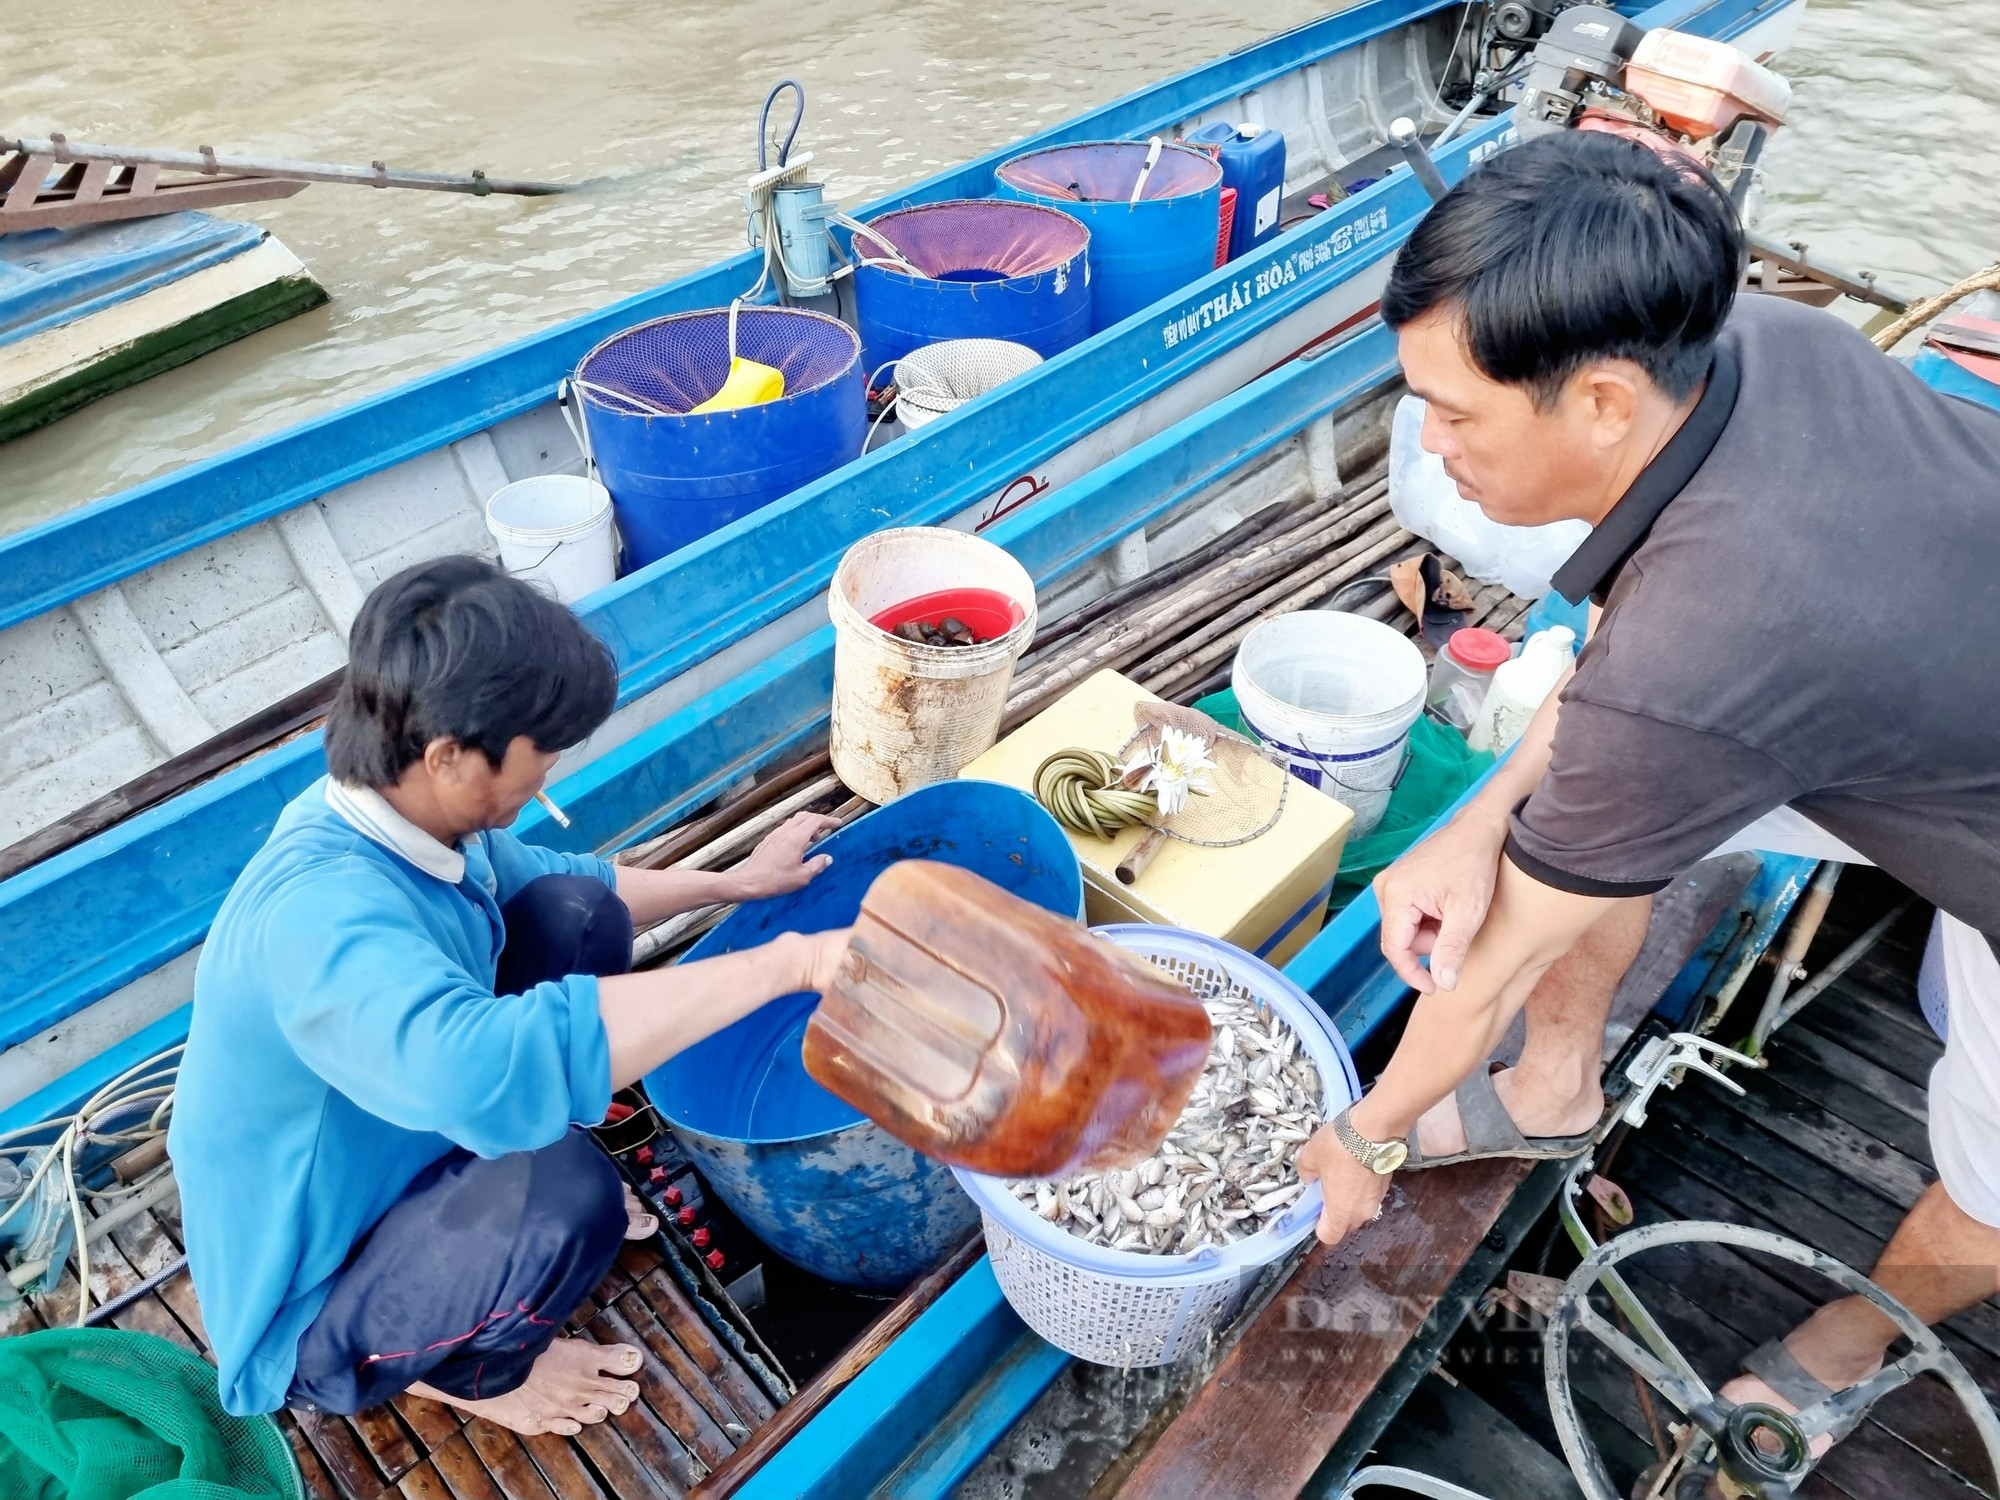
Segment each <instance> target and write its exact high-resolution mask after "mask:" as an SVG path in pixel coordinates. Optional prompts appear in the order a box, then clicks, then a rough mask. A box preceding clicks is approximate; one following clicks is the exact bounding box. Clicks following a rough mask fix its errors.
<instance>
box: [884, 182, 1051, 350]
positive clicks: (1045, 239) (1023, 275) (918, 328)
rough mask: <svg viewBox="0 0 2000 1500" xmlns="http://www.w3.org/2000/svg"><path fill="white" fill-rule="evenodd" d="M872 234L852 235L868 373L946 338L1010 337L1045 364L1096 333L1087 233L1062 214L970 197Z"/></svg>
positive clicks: (896, 219)
mask: <svg viewBox="0 0 2000 1500" xmlns="http://www.w3.org/2000/svg"><path fill="white" fill-rule="evenodd" d="M868 227H869V230H870V231H872V233H867V234H861V233H857V234H856V235H855V237H854V252H855V255H856V256H857V257H860V258H861V264H860V265H858V266H857V267H856V269H855V272H854V306H855V322H856V323H858V324H859V325H860V328H861V349H862V358H863V361H864V363H866V365H867V367H868V370H869V373H870V374H873V373H874V372H875V371H876V370H879V369H880V368H881V367H882V366H883V365H884V364H886V363H888V362H889V361H891V360H898V359H901V358H902V357H903V356H904V355H905V354H908V353H909V352H910V351H911V350H912V349H921V348H922V347H923V346H924V345H926V344H939V343H943V342H945V341H946V340H948V339H1006V340H1008V341H1009V342H1010V343H1015V344H1026V345H1027V346H1028V347H1029V348H1030V349H1032V350H1034V351H1035V353H1037V354H1039V355H1041V356H1042V358H1044V359H1047V358H1048V357H1049V356H1051V355H1054V354H1060V353H1061V352H1062V351H1063V350H1065V349H1067V348H1068V347H1069V346H1070V345H1071V344H1074V343H1077V342H1079V341H1080V340H1082V339H1086V338H1088V337H1089V336H1090V275H1089V270H1090V266H1089V259H1088V251H1089V248H1090V232H1089V231H1088V230H1086V229H1085V228H1084V227H1083V225H1081V224H1080V223H1078V222H1077V221H1076V220H1075V219H1074V218H1072V217H1071V216H1070V215H1069V214H1066V213H1063V212H1062V211H1061V210H1059V209H1053V208H1044V207H1042V206H1041V205H1039V204H1035V203H1014V202H1005V201H1002V200H999V199H994V198H965V199H959V200H956V201H954V202H949V203H927V204H925V205H924V206H922V207H921V208H906V209H901V210H899V211H897V212H896V213H892V214H884V215H882V216H881V217H880V218H877V219H871V220H869V221H868ZM899 260H900V261H902V262H905V263H907V264H908V265H910V266H914V267H915V268H916V270H917V271H919V272H921V273H922V274H921V275H912V274H911V273H910V272H909V271H906V270H903V269H902V268H901V267H900V266H898V265H897V264H895V262H896V261H899Z"/></svg>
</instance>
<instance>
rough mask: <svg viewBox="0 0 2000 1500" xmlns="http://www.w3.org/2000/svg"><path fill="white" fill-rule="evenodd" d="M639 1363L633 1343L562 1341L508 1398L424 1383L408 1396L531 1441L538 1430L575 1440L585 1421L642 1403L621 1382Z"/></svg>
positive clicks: (632, 1387) (630, 1384) (636, 1391)
mask: <svg viewBox="0 0 2000 1500" xmlns="http://www.w3.org/2000/svg"><path fill="white" fill-rule="evenodd" d="M639 1360H640V1355H639V1351H638V1350H637V1349H634V1348H633V1347H632V1346H631V1345H629V1344H593V1343H592V1342H591V1341H590V1340H589V1339H571V1338H559V1339H557V1340H556V1341H555V1342H554V1343H553V1344H550V1345H549V1347H548V1348H546V1349H544V1350H543V1351H542V1356H541V1358H540V1359H538V1360H536V1361H535V1363H534V1367H533V1368H532V1369H530V1370H529V1371H528V1378H527V1379H526V1380H524V1381H523V1382H522V1383H521V1384H520V1385H518V1386H516V1387H515V1388H514V1389H513V1390H511V1391H508V1392H507V1393H506V1394H505V1395H504V1396H490V1397H488V1398H487V1399H486V1400H484V1401H468V1400H466V1399H465V1398H464V1397H463V1396H453V1395H448V1394H447V1393H446V1392H444V1391H440V1390H438V1389H436V1388H435V1387H433V1386H428V1385H425V1384H423V1382H421V1381H419V1382H418V1383H417V1384H415V1385H413V1386H411V1387H410V1392H411V1394H413V1395H417V1396H428V1397H430V1399H431V1400H433V1401H442V1402H444V1404H445V1405H447V1406H455V1407H457V1408H458V1409H459V1410H460V1411H465V1412H470V1413H472V1415H474V1416H475V1417H484V1418H486V1420H487V1421H489V1422H493V1423H496V1424H497V1425H499V1426H501V1427H505V1428H508V1429H509V1430H511V1431H514V1432H519V1433H524V1434H526V1435H528V1436H530V1437H532V1436H534V1435H535V1434H536V1433H538V1432H553V1433H557V1434H560V1435H561V1436H563V1437H571V1436H574V1435H575V1434H576V1433H579V1432H581V1431H583V1429H584V1426H585V1424H586V1423H591V1422H602V1421H603V1420H604V1419H605V1417H606V1416H609V1415H615V1414H616V1413H619V1412H622V1411H624V1410H625V1408H626V1407H628V1406H630V1405H631V1404H632V1403H633V1402H634V1401H636V1400H638V1399H639V1387H638V1386H637V1385H636V1384H634V1383H633V1382H632V1381H630V1380H622V1379H620V1378H619V1377H620V1376H624V1375H631V1374H634V1373H636V1372H637V1371H638V1368H639Z"/></svg>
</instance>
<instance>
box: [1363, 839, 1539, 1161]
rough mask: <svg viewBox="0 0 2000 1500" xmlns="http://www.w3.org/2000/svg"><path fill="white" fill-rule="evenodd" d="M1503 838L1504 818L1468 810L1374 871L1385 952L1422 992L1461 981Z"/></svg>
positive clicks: (1489, 894) (1483, 917) (1490, 890)
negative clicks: (1425, 959)
mask: <svg viewBox="0 0 2000 1500" xmlns="http://www.w3.org/2000/svg"><path fill="white" fill-rule="evenodd" d="M1506 842H1507V824H1506V822H1505V821H1504V820H1500V819H1494V818H1491V817H1487V816H1485V815H1482V814H1481V813H1479V812H1477V811H1476V810H1475V809H1473V808H1467V809H1466V810H1465V811H1464V812H1462V813H1461V814H1459V816H1457V817H1456V818H1453V819H1452V820H1451V822H1449V823H1447V824H1445V826H1444V827H1442V828H1440V829H1439V830H1438V831H1437V832H1436V833H1434V834H1432V835H1431V836H1430V837H1429V838H1427V839H1425V840H1424V841H1423V842H1422V843H1421V844H1418V845H1417V846H1416V847H1415V848H1413V849H1411V850H1410V851H1409V852H1408V853H1407V854H1405V855H1404V856H1403V857H1402V858H1401V859H1399V860H1397V861H1396V862H1395V863H1394V864H1392V865H1390V866H1389V868H1388V869H1386V870H1384V871H1383V872H1382V873H1381V874H1380V875H1377V876H1376V877H1375V900H1376V902H1377V903H1378V904H1379V905H1380V906H1381V908H1382V956H1383V957H1385V958H1387V959H1388V960H1389V966H1390V967H1391V968H1393V969H1394V970H1395V971H1396V972H1397V974H1399V975H1401V976H1402V979H1403V981H1404V983H1406V984H1408V985H1410V986H1411V987H1412V988H1413V989H1415V990H1416V991H1417V993H1418V994H1420V995H1428V994H1430V993H1431V992H1432V991H1433V990H1450V989H1456V988H1457V987H1458V974H1459V970H1460V969H1461V968H1463V967H1464V965H1465V955H1466V953H1467V952H1468V951H1469V950H1470V949H1471V947H1472V939H1473V937H1474V935H1476V934H1477V933H1478V931H1479V927H1480V924H1481V923H1483V922H1484V921H1485V920H1486V909H1487V907H1488V906H1490V905H1491V904H1492V901H1493V881H1494V878H1495V876H1496V875H1497V873H1498V871H1499V868H1500V851H1501V849H1502V848H1503V847H1504V846H1505V844H1506ZM1426 954H1428V955H1429V957H1430V961H1431V964H1430V968H1428V969H1426V968H1425V967H1424V966H1423V964H1421V963H1420V962H1418V960H1419V959H1420V958H1422V957H1423V956H1425V955H1426ZM1356 1165H1357V1166H1359V1165H1360V1164H1359V1163H1358V1162H1357V1163H1356Z"/></svg>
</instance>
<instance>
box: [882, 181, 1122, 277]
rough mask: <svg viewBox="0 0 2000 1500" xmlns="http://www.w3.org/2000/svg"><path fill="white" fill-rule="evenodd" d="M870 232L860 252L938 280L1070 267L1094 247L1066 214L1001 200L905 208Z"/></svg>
mask: <svg viewBox="0 0 2000 1500" xmlns="http://www.w3.org/2000/svg"><path fill="white" fill-rule="evenodd" d="M868 227H869V229H870V230H871V231H872V233H870V234H857V235H855V237H854V248H855V251H856V253H857V254H861V255H866V256H871V257H875V256H882V255H883V254H884V252H885V250H886V251H887V252H888V253H890V254H892V255H893V256H894V257H895V258H897V259H900V260H904V261H907V262H909V264H911V265H912V266H915V267H916V268H917V269H918V270H919V271H921V272H923V273H924V275H926V276H930V277H934V278H936V279H937V280H940V281H1005V280H1009V279H1011V278H1013V277H1016V276H1034V275H1038V274H1039V273H1041V272H1043V271H1052V270H1054V269H1055V268H1056V267H1057V266H1060V265H1066V264H1068V263H1069V262H1070V261H1073V260H1075V259H1076V258H1077V256H1079V255H1081V254H1082V253H1083V252H1084V250H1085V249H1086V248H1087V247H1088V246H1089V244H1090V231H1089V230H1087V229H1085V228H1084V227H1083V226H1082V225H1081V224H1079V223H1078V222H1077V221H1076V220H1075V219H1072V218H1071V217H1070V216H1069V215H1068V214H1066V213H1063V212H1062V211H1061V210H1060V209H1054V208H1044V207H1042V206H1041V205H1040V204H1036V203H1013V202H1008V201H1006V200H1003V199H998V198H962V199H957V200H955V201H953V202H950V203H930V204H926V205H924V206H923V207H921V208H905V209H900V210H898V211H897V212H895V213H892V214H883V215H882V216H881V217H880V218H878V219H870V220H869V221H868ZM878 237H879V239H878Z"/></svg>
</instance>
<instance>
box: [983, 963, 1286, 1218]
mask: <svg viewBox="0 0 2000 1500" xmlns="http://www.w3.org/2000/svg"><path fill="white" fill-rule="evenodd" d="M1202 1003H1203V1004H1204V1005H1205V1006H1207V1008H1208V1017H1209V1020H1211V1021H1212V1022H1214V1024H1215V1040H1214V1041H1213V1043H1211V1044H1210V1047H1209V1053H1208V1065H1207V1067H1206V1068H1204V1069H1203V1071H1202V1075H1201V1079H1200V1081H1199V1082H1197V1083H1196V1084H1195V1086H1194V1093H1193V1094H1192V1095H1191V1096H1190V1097H1189V1099H1188V1103H1187V1108H1186V1109H1184V1110H1182V1111H1181V1117H1180V1119H1179V1120H1177V1121H1176V1122H1175V1124H1174V1128H1173V1129H1172V1130H1171V1131H1169V1132H1168V1133H1167V1139H1166V1141H1165V1142H1164V1143H1163V1144H1162V1145H1161V1147H1160V1149H1159V1151H1158V1152H1156V1153H1155V1154H1154V1155H1153V1156H1151V1157H1149V1158H1148V1159H1147V1160H1145V1161H1143V1162H1141V1163H1140V1164H1139V1165H1138V1166H1136V1167H1128V1168H1125V1169H1122V1170H1114V1171H1110V1172H1091V1173H1085V1174H1084V1175H1082V1176H1079V1177H1075V1178H1072V1179H1070V1180H1069V1181H1067V1182H1059V1183H1047V1182H1017V1183H1014V1184H1012V1188H1013V1193H1014V1196H1015V1197H1016V1198H1019V1199H1020V1200H1021V1202H1023V1203H1024V1204H1026V1205H1027V1206H1028V1207H1029V1208H1031V1209H1033V1210H1034V1211H1035V1212H1036V1213H1037V1214H1039V1215H1041V1217H1042V1218H1044V1219H1046V1220H1048V1221H1049V1222H1050V1223H1051V1224H1057V1225H1060V1226H1061V1227H1062V1228H1064V1229H1067V1230H1068V1231H1069V1232H1070V1233H1071V1234H1073V1235H1076V1236H1078V1237H1079V1238H1081V1239H1083V1240H1085V1241H1087V1242H1088V1243H1090V1244H1093V1245H1106V1246H1109V1247H1110V1248H1111V1249H1113V1250H1130V1251H1135V1252H1137V1253H1138V1254H1141V1255H1185V1254H1187V1253H1189V1252H1190V1251H1193V1250H1198V1249H1200V1248H1201V1247H1202V1246H1203V1245H1226V1244H1229V1243H1230V1242H1231V1241H1233V1240H1240V1239H1243V1238H1245V1237H1247V1236H1249V1235H1252V1234H1255V1233H1256V1232H1257V1231H1258V1230H1260V1229H1262V1228H1263V1227H1264V1226H1265V1224H1267V1223H1268V1222H1270V1220H1271V1219H1272V1218H1274V1217H1275V1216H1276V1215H1278V1214H1280V1213H1282V1212H1284V1210H1285V1209H1286V1208H1287V1207H1289V1206H1290V1205H1291V1204H1292V1203H1293V1202H1294V1201H1296V1200H1297V1198H1298V1196H1299V1194H1300V1193H1302V1192H1304V1191H1305V1184H1304V1183H1303V1182H1301V1181H1300V1180H1299V1174H1298V1167H1297V1159H1298V1154H1299V1147H1301V1146H1303V1145H1304V1144H1305V1143H1306V1142H1307V1141H1308V1140H1310V1139H1311V1138H1312V1132H1313V1130H1314V1129H1315V1128H1316V1127H1317V1126H1318V1124H1319V1122H1320V1120H1321V1119H1322V1113H1321V1111H1322V1107H1323V1101H1324V1098H1325V1095H1324V1091H1323V1089H1322V1086H1321V1083H1320V1076H1319V1069H1318V1068H1317V1067H1315V1066H1314V1065H1313V1060H1312V1058H1311V1056H1310V1055H1309V1054H1308V1053H1307V1052H1306V1051H1305V1049H1304V1048H1303V1047H1301V1046H1300V1045H1299V1038H1298V1034H1297V1033H1296V1032H1294V1031H1293V1030H1292V1028H1291V1027H1289V1026H1287V1025H1286V1024H1285V1022H1284V1021H1283V1020H1282V1019H1281V1018H1280V1017H1279V1016H1278V1015H1277V1014H1276V1013H1275V1012H1273V1011H1269V1010H1266V1009H1265V1008H1264V1007H1263V1006H1260V1005H1259V1004H1258V1003H1257V1002H1256V1001H1255V1000H1252V999H1251V998H1250V997H1249V996H1247V995H1218V996H1215V997H1214V998H1212V999H1208V1000H1204V1001H1203V1002H1202Z"/></svg>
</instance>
